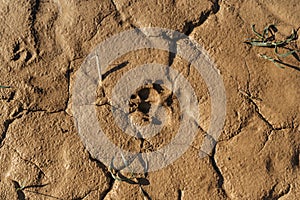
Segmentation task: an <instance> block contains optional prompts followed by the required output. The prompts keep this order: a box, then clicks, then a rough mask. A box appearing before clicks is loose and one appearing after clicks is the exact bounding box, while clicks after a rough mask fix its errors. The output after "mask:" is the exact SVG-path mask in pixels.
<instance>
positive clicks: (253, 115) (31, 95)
mask: <svg viewBox="0 0 300 200" xmlns="http://www.w3.org/2000/svg"><path fill="white" fill-rule="evenodd" d="M299 19H300V4H299V1H298V0H282V1H279V0H269V1H263V0H252V1H246V0H245V1H244V0H201V1H200V0H198V1H197V0H189V1H187V0H164V1H158V0H157V1H148V0H129V1H128V0H82V1H77V0H47V1H46V0H45V1H44V0H42V1H39V0H36V1H34V0H18V1H13V0H11V1H10V0H1V2H0V38H1V40H0V47H1V54H0V65H1V70H0V76H1V80H0V85H5V86H10V88H0V110H1V112H0V199H3V200H14V199H15V200H25V199H26V200H35V199H41V200H43V199H45V200H48V199H62V200H71V199H72V200H79V199H82V200H94V199H105V200H108V199H112V200H118V199H128V200H129V199H153V200H154V199H182V200H189V199H214V200H215V199H219V200H227V199H232V200H239V199H253V200H255V199H264V200H267V199H270V200H271V199H280V200H296V199H299V197H300V165H299V158H300V155H299V152H300V126H299V124H300V114H299V113H300V65H299V58H298V60H297V59H296V58H295V57H293V56H288V57H286V58H284V61H285V62H286V63H289V64H290V67H289V66H286V67H285V68H284V69H280V68H278V67H276V66H275V65H274V64H273V63H272V62H270V61H267V60H265V59H263V58H261V57H259V56H258V54H268V55H274V53H273V52H274V50H273V49H272V48H260V47H251V46H250V45H247V44H245V43H244V41H245V40H246V39H247V38H251V37H253V36H254V35H253V32H252V30H251V25H252V24H256V28H257V30H263V28H264V27H265V26H267V25H269V24H272V23H274V24H276V25H277V28H278V32H277V33H276V36H277V37H278V38H279V39H284V38H286V37H287V36H289V35H290V34H291V31H292V30H293V29H296V30H297V29H298V28H299V27H300V21H299ZM143 27H160V28H167V29H172V30H176V31H179V32H181V33H184V34H186V35H187V36H189V37H190V38H191V39H193V40H194V41H195V42H197V43H199V44H200V45H201V46H202V48H203V49H205V50H206V51H207V52H208V54H209V56H210V58H211V59H212V60H213V62H214V63H215V66H216V69H217V70H218V71H219V74H220V75H221V77H222V79H223V82H224V87H225V91H226V118H225V124H224V127H223V129H222V131H221V135H220V137H219V138H218V142H217V144H216V146H215V148H214V149H213V151H212V152H210V153H209V155H207V156H206V157H204V158H200V157H199V153H200V149H201V145H202V143H203V141H204V139H205V137H207V131H208V129H209V125H210V122H211V121H212V118H211V115H210V114H211V106H212V103H211V102H212V100H211V96H210V93H209V89H208V88H207V84H206V83H205V81H204V79H203V77H201V74H199V73H198V71H197V70H196V69H195V68H194V67H193V66H192V65H191V64H190V63H188V62H187V61H186V60H185V59H183V58H182V57H180V56H177V55H175V54H173V53H170V52H167V51H162V50H159V49H140V50H137V51H133V52H129V53H127V54H125V55H122V56H120V57H119V58H117V59H116V60H114V62H112V63H110V65H109V66H108V67H107V70H106V71H104V72H102V79H103V80H102V82H101V84H99V86H98V88H97V90H96V91H95V94H96V96H97V98H96V99H95V103H94V105H93V106H94V107H95V109H96V112H97V117H98V121H99V125H101V127H102V130H103V131H104V132H105V134H106V136H107V138H109V140H110V141H111V142H113V143H114V144H115V145H116V146H118V147H120V148H122V149H124V150H127V151H130V152H136V153H147V152H154V151H156V150H158V149H160V148H163V147H164V146H166V145H167V144H168V143H170V141H172V138H174V137H175V136H176V133H177V131H178V130H179V128H180V120H181V115H180V104H179V100H178V98H177V97H176V95H175V94H173V93H172V92H171V90H170V89H168V88H166V87H165V86H164V85H163V84H160V83H159V82H158V83H157V82H156V83H152V82H149V83H148V84H145V85H144V86H137V88H136V90H135V92H134V93H133V94H132V96H131V98H130V99H129V108H128V112H129V113H130V114H129V115H130V117H131V119H132V120H133V122H134V123H135V124H138V125H139V126H141V127H142V126H145V125H148V124H149V123H157V124H159V123H161V122H160V121H159V120H157V119H156V118H154V117H153V116H152V115H153V112H154V111H155V110H154V111H153V110H151V108H153V106H154V107H155V105H160V106H162V107H163V109H164V110H165V111H166V115H167V121H166V122H165V124H164V125H165V126H164V127H163V129H162V130H161V131H160V132H159V133H158V134H157V135H155V136H153V137H149V138H147V139H141V138H139V137H135V136H132V135H128V134H124V133H123V132H122V130H121V129H120V128H118V126H117V125H116V123H115V121H114V118H113V115H112V112H111V107H112V105H111V98H112V97H111V96H112V90H113V87H114V86H115V85H116V84H117V82H118V80H119V79H120V78H121V77H122V76H123V75H124V74H125V73H126V72H128V71H130V70H132V69H134V68H135V67H137V66H140V65H143V64H146V63H159V64H161V65H166V66H170V67H172V68H173V69H174V70H176V71H178V72H179V73H180V74H181V75H182V76H183V77H184V78H185V79H186V80H188V82H189V83H190V84H191V86H192V87H193V89H194V91H195V95H196V96H197V100H198V102H199V104H198V109H199V115H200V119H199V121H198V122H197V127H198V128H197V132H196V135H195V138H194V139H193V141H192V143H191V144H189V148H188V149H187V150H186V151H185V152H184V154H183V155H181V156H180V157H179V158H178V159H177V160H176V161H175V162H173V163H171V164H170V165H168V166H166V167H164V168H163V169H160V170H157V171H154V172H149V173H145V174H141V173H140V174H136V177H135V178H132V181H133V182H130V181H119V180H115V179H114V178H113V175H115V174H114V173H112V170H111V169H110V168H109V166H107V165H105V164H104V163H103V162H102V161H101V159H100V160H99V159H97V158H96V157H95V156H94V154H91V153H90V152H89V151H88V150H87V149H86V147H85V145H84V142H82V138H80V134H78V132H79V130H78V129H77V128H76V123H75V122H76V120H75V119H74V113H73V109H72V108H73V103H74V102H73V100H72V95H73V91H74V85H75V81H76V75H77V74H78V72H79V70H80V67H81V65H82V63H84V60H85V58H86V57H87V56H88V55H89V54H90V52H92V50H93V49H95V48H96V46H97V45H98V44H99V43H101V42H103V41H104V40H105V39H108V38H109V37H111V36H113V35H116V34H118V33H121V32H122V31H125V30H130V29H134V28H143ZM298 34H299V31H298ZM179 40H180V39H179ZM170 45H176V42H175V43H170ZM294 46H295V47H298V49H299V48H300V39H297V40H296V41H294ZM170 48H173V47H172V46H170ZM178 48H179V47H178ZM104 53H105V52H104ZM298 55H299V53H298ZM136 78H139V77H132V79H136ZM133 81H134V80H133ZM124 175H126V177H129V176H130V173H128V172H126V173H125V172H124ZM136 182H137V183H139V184H140V186H139V184H135V183H136Z"/></svg>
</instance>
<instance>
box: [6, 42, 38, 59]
mask: <svg viewBox="0 0 300 200" xmlns="http://www.w3.org/2000/svg"><path fill="white" fill-rule="evenodd" d="M30 46H31V45H29V44H28V42H27V41H22V42H19V41H18V42H17V43H16V44H15V45H14V47H13V56H12V58H11V60H12V61H15V62H21V63H22V64H30V63H31V62H32V61H33V60H35V59H36V57H37V53H36V50H35V49H34V48H33V47H30Z"/></svg>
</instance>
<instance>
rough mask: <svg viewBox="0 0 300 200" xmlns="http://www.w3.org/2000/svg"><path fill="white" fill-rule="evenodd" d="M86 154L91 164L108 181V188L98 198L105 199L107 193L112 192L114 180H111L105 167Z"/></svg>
mask: <svg viewBox="0 0 300 200" xmlns="http://www.w3.org/2000/svg"><path fill="white" fill-rule="evenodd" d="M88 154H89V159H90V160H91V161H92V162H94V163H96V165H97V166H98V167H99V168H100V169H101V170H102V171H103V173H104V174H105V176H106V178H107V179H108V188H107V189H106V190H104V191H103V192H102V194H101V195H100V198H99V199H101V200H102V199H105V197H106V196H107V195H108V193H109V192H110V191H111V190H112V188H113V186H114V183H115V179H113V177H112V176H111V173H110V172H109V171H108V169H107V167H106V166H105V165H104V164H103V163H102V162H100V161H99V160H97V159H95V158H93V157H92V156H91V154H90V153H88Z"/></svg>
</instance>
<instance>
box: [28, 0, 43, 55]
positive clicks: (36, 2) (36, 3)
mask: <svg viewBox="0 0 300 200" xmlns="http://www.w3.org/2000/svg"><path fill="white" fill-rule="evenodd" d="M40 3H41V2H40V0H31V1H30V4H31V13H30V16H31V27H30V30H31V34H32V36H33V38H34V43H35V47H36V45H37V44H38V43H39V38H38V32H37V30H36V29H35V27H34V26H35V23H36V17H37V12H38V10H39V8H40ZM36 51H37V54H38V52H39V51H38V48H36Z"/></svg>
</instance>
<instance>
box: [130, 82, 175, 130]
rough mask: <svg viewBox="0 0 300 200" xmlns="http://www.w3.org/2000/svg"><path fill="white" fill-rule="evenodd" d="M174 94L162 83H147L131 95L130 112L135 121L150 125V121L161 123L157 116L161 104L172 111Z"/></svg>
mask: <svg viewBox="0 0 300 200" xmlns="http://www.w3.org/2000/svg"><path fill="white" fill-rule="evenodd" d="M174 98H175V97H174V95H173V93H172V92H170V91H169V90H168V89H166V88H164V87H163V86H161V85H160V84H156V83H153V84H147V85H145V86H143V87H142V88H139V89H138V90H137V91H136V92H135V93H134V94H132V95H131V97H130V101H129V113H130V115H131V118H132V119H133V120H134V122H135V123H137V124H139V125H148V124H150V123H152V124H157V125H160V124H161V123H162V122H161V121H160V120H159V119H157V118H156V117H155V114H154V113H155V112H156V110H157V108H158V107H159V106H163V107H164V108H166V110H169V111H172V110H173V109H172V103H173V99H174Z"/></svg>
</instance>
